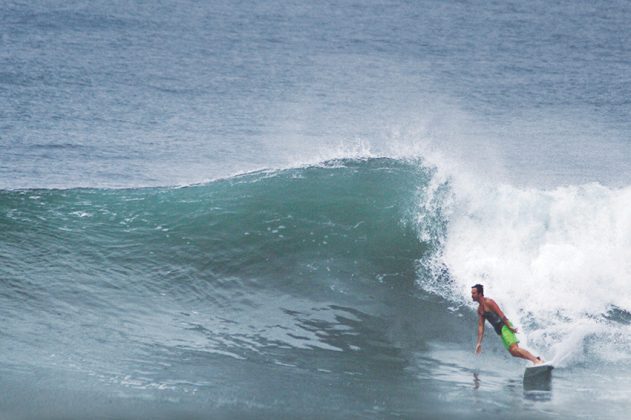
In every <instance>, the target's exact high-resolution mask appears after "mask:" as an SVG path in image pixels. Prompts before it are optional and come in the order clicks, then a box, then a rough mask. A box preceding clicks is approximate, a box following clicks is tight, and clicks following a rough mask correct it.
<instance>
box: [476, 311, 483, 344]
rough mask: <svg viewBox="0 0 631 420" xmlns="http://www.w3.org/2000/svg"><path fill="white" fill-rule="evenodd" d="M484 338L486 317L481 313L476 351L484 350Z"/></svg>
mask: <svg viewBox="0 0 631 420" xmlns="http://www.w3.org/2000/svg"><path fill="white" fill-rule="evenodd" d="M483 338H484V317H483V316H482V315H479V317H478V342H477V343H476V344H475V352H476V353H480V352H481V351H482V339H483Z"/></svg>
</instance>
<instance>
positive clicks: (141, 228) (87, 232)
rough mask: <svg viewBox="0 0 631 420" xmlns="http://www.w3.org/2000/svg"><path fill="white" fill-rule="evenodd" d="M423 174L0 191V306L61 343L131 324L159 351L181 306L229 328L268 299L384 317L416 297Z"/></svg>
mask: <svg viewBox="0 0 631 420" xmlns="http://www.w3.org/2000/svg"><path fill="white" fill-rule="evenodd" d="M430 176H431V174H430V173H429V172H428V171H427V170H425V169H423V168H422V167H421V166H419V165H417V164H415V163H407V162H401V161H395V160H390V159H371V160H361V161H356V160H355V161H337V162H329V163H327V164H325V165H322V166H318V167H307V168H298V169H290V170H284V171H277V172H270V173H266V172H259V173H253V174H248V175H244V176H239V177H234V178H230V179H225V180H219V181H215V182H211V183H209V184H205V185H195V186H190V187H186V188H145V189H129V190H102V189H75V190H25V191H5V192H1V193H0V226H1V228H2V230H3V232H4V236H3V240H2V242H1V243H0V248H1V249H0V251H1V252H0V254H1V255H3V256H4V258H3V266H2V277H3V278H4V280H5V283H4V286H3V289H4V290H3V293H2V296H3V298H2V300H3V305H4V308H5V310H6V311H8V312H9V313H10V314H9V318H13V319H19V316H21V315H20V314H23V313H24V311H25V310H28V311H31V312H32V313H34V314H38V316H43V317H47V319H49V321H50V322H51V324H50V325H48V329H49V330H50V331H59V332H62V331H63V334H66V336H68V337H69V339H71V338H72V337H73V336H74V337H75V338H77V340H80V338H79V337H81V336H82V335H84V334H85V332H84V331H83V327H82V325H83V323H84V319H85V318H86V317H88V318H93V319H94V320H95V321H94V322H97V323H99V324H103V325H109V326H110V328H112V330H113V331H117V333H121V331H120V330H119V327H118V326H119V325H120V324H121V323H122V324H125V325H127V324H128V326H129V328H131V330H133V331H135V333H134V334H136V336H137V337H141V338H142V339H141V341H143V342H145V343H147V344H150V343H157V342H164V341H165V338H164V337H163V336H161V335H160V334H158V333H157V332H156V333H155V334H153V333H151V332H150V331H152V330H153V329H156V328H158V327H157V326H156V325H155V322H156V319H160V318H161V317H164V318H166V319H169V320H173V319H179V317H180V315H178V314H179V313H181V312H183V309H182V308H188V309H187V310H190V309H191V307H196V308H201V309H200V310H212V311H215V312H216V311H222V313H224V314H225V316H227V317H229V318H234V317H238V314H239V313H248V312H251V311H252V310H254V309H256V308H259V307H261V305H263V306H265V305H266V303H264V302H268V304H269V302H270V299H275V298H276V297H279V296H286V297H287V296H290V297H291V299H294V300H295V302H294V303H287V304H286V306H285V307H286V309H287V310H288V311H289V312H288V313H294V312H295V310H296V309H297V308H300V307H303V306H307V307H309V305H310V303H305V302H330V303H331V304H335V305H346V306H347V307H351V308H355V310H360V311H361V310H364V309H366V306H365V305H373V306H374V305H377V306H381V307H387V306H390V305H392V303H393V302H394V301H396V299H395V296H398V295H399V294H413V293H414V290H415V286H414V284H415V277H416V276H417V265H418V264H417V263H418V261H419V259H422V258H423V256H424V255H425V254H427V253H428V252H430V251H431V249H432V244H431V243H426V242H422V241H420V240H419V235H418V232H417V230H418V229H417V226H416V220H417V219H416V212H417V207H418V197H419V194H421V193H422V191H423V188H424V187H425V186H426V185H427V181H428V179H429V177H430ZM392 290H396V291H397V292H396V293H395V294H394V295H392V294H391V291H392ZM292 311H294V312H292ZM366 312H370V311H368V310H367V309H366ZM16 322H17V321H16ZM249 322H251V321H244V324H246V325H248V323H249ZM73 326H74V327H73ZM244 328H245V327H244ZM8 330H9V331H11V330H12V327H11V325H9V328H8ZM69 331H74V333H71V332H69ZM140 331H142V333H140ZM33 333H36V331H33ZM13 334H15V335H16V336H20V335H21V334H22V332H21V330H20V327H19V326H18V325H17V324H15V325H13ZM73 334H74V335H73ZM156 334H158V335H160V338H158V336H157V335H156ZM173 334H174V335H175V336H178V334H179V332H178V331H174V332H173ZM209 334H210V333H209ZM231 334H232V333H231ZM211 335H212V334H211ZM229 335H230V334H229ZM224 338H225V337H224ZM206 339H208V340H210V341H213V340H215V339H216V337H215V336H212V337H210V336H206ZM102 340H103V341H106V342H107V341H109V340H107V339H104V338H103V339H102ZM178 340H179V341H178V342H179V345H192V343H193V341H194V340H193V341H190V342H189V341H187V340H188V339H186V338H182V337H180V338H178ZM217 340H218V339H217ZM217 340H216V341H217ZM166 341H169V340H168V339H167V340H166ZM217 342H219V341H217ZM60 345H61V344H60ZM218 345H219V344H218ZM62 347H63V345H62Z"/></svg>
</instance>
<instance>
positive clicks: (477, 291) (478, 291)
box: [471, 283, 484, 302]
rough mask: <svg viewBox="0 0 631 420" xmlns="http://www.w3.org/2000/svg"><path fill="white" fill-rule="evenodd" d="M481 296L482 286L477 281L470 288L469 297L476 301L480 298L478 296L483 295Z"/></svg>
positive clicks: (482, 292) (482, 293)
mask: <svg viewBox="0 0 631 420" xmlns="http://www.w3.org/2000/svg"><path fill="white" fill-rule="evenodd" d="M483 296H484V286H482V285H481V284H479V283H478V284H476V285H475V286H473V287H472V288H471V299H473V300H474V301H476V302H477V301H478V300H479V299H480V297H483Z"/></svg>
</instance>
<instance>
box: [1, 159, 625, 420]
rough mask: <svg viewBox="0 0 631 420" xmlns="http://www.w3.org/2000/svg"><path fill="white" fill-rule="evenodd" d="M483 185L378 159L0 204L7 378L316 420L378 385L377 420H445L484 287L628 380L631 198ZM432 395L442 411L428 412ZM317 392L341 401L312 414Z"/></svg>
mask: <svg viewBox="0 0 631 420" xmlns="http://www.w3.org/2000/svg"><path fill="white" fill-rule="evenodd" d="M466 181H467V182H464V180H463V179H462V178H457V177H453V176H447V177H446V176H444V175H441V174H440V173H439V171H436V170H435V169H431V168H429V165H427V164H425V166H424V165H423V164H421V162H411V161H401V160H393V159H385V158H384V159H378V158H374V159H363V160H338V161H330V162H327V163H324V164H322V165H319V166H309V167H303V168H295V169H288V170H282V171H275V172H258V173H252V174H248V175H244V176H238V177H233V178H229V179H224V180H218V181H215V182H212V183H209V184H204V185H194V186H190V187H184V188H144V189H124V190H109V189H70V190H22V191H3V192H0V227H1V229H2V232H3V239H2V241H1V242H0V258H1V267H2V268H1V271H0V274H1V278H2V288H1V290H0V308H1V309H0V311H1V312H0V313H1V314H2V318H3V320H4V321H3V323H4V325H3V335H4V336H5V337H6V339H4V340H2V342H1V343H0V352H1V353H2V355H3V357H2V364H1V366H0V367H1V369H2V371H3V372H5V375H6V377H9V378H11V377H12V376H13V377H15V378H17V377H19V374H18V373H19V372H22V373H24V372H36V373H35V374H36V375H37V377H38V383H43V385H41V386H42V387H44V388H45V389H49V387H50V388H54V387H55V386H57V387H59V386H62V387H64V389H66V390H67V389H68V388H72V389H75V392H82V391H80V390H79V388H81V389H83V388H85V387H88V388H89V389H93V390H96V391H95V392H97V393H98V392H101V393H103V394H104V395H109V394H108V393H111V390H112V389H114V390H116V392H120V393H122V394H123V395H134V396H138V395H140V396H141V397H142V398H149V399H152V398H153V399H156V400H159V401H165V400H166V401H173V402H176V403H177V404H179V405H178V407H180V408H179V409H180V410H181V407H182V404H181V403H182V402H187V404H189V405H187V406H188V407H189V409H190V410H191V412H190V413H188V414H191V415H195V414H199V413H201V412H206V411H205V410H208V409H211V412H212V410H215V411H214V412H215V413H220V414H224V415H231V413H232V414H235V412H236V413H241V414H243V410H245V412H246V413H247V412H250V413H254V412H256V413H266V414H267V415H270V416H273V415H276V414H278V413H281V414H285V415H286V414H288V413H293V414H295V415H298V414H305V413H306V415H309V413H311V414H314V415H315V414H316V413H320V414H321V411H320V410H321V405H322V404H324V401H325V400H326V399H327V398H329V397H331V395H336V398H338V399H340V404H339V405H334V406H332V408H331V410H332V411H331V413H330V414H332V415H341V416H344V415H345V414H344V413H346V414H347V415H351V414H352V413H357V412H358V410H359V411H360V412H361V411H362V410H365V407H366V404H368V401H370V400H371V399H372V398H374V391H375V389H378V390H379V391H378V392H380V393H382V395H383V398H384V399H383V401H382V402H380V403H377V404H376V405H374V406H372V407H373V409H372V411H370V410H369V412H367V413H368V414H372V415H379V413H381V414H384V413H385V414H386V415H406V414H408V415H409V414H410V413H418V412H419V410H420V411H421V412H424V413H428V407H429V405H431V403H430V402H428V401H431V400H432V399H431V398H433V397H431V395H433V394H432V393H433V392H436V393H438V394H437V395H440V392H443V391H441V388H440V386H441V385H437V384H440V383H442V382H441V381H442V380H441V381H438V382H437V381H436V377H437V376H436V375H438V376H439V377H446V378H447V379H444V378H443V379H444V380H445V381H446V382H445V383H447V384H453V383H454V381H455V383H460V381H469V380H470V379H469V378H467V379H462V378H461V377H460V376H459V375H460V374H455V375H454V374H453V372H452V371H453V369H454V368H453V365H451V364H450V365H449V368H448V371H449V372H452V373H449V374H444V372H443V373H442V374H441V373H440V372H438V373H437V372H436V369H437V366H441V365H440V364H441V363H443V359H448V360H449V361H450V362H449V363H456V364H458V365H459V366H461V367H460V368H459V371H461V372H465V373H466V375H467V376H468V375H469V373H468V370H467V368H466V367H464V366H467V365H470V364H471V363H472V361H471V360H470V359H469V357H470V356H469V354H470V350H471V347H472V343H473V342H474V340H475V322H476V321H475V317H474V311H473V310H472V309H473V306H472V304H471V303H470V302H469V300H470V298H469V290H470V287H471V285H472V284H474V283H477V282H482V283H484V284H485V286H486V290H487V295H489V296H492V297H493V298H495V299H496V300H497V301H498V302H499V303H500V305H501V306H502V307H503V308H504V309H505V312H506V313H507V315H508V316H509V318H511V319H512V320H513V321H514V322H515V323H516V324H517V325H518V326H520V327H521V328H522V330H523V333H522V335H521V338H522V343H523V344H524V345H526V346H527V347H529V348H531V349H533V350H535V351H540V352H543V354H544V355H545V356H546V358H548V359H551V358H552V359H554V360H555V361H556V362H557V364H558V365H559V366H568V365H569V364H570V362H573V363H575V364H576V363H578V364H579V365H580V364H581V363H583V364H594V363H598V364H600V365H602V366H607V364H608V363H611V362H612V361H615V362H616V363H617V364H618V365H619V364H620V363H627V364H628V360H627V359H626V358H625V356H624V354H625V353H626V352H628V350H629V349H631V343H630V341H629V340H628V338H626V337H628V330H629V324H630V323H631V315H630V314H631V301H630V300H629V297H628V296H629V295H628V293H626V292H625V289H626V284H627V283H628V278H629V275H630V274H631V266H630V265H629V263H628V261H629V257H630V251H631V242H629V239H628V233H629V232H630V231H631V218H630V217H629V216H628V213H627V212H626V211H625V209H626V208H627V207H628V204H629V203H630V202H631V190H629V189H628V188H626V189H625V188H622V189H609V188H606V187H603V186H600V185H597V184H590V185H583V186H571V187H563V188H557V189H555V190H549V191H544V190H533V189H517V188H515V187H509V186H502V185H487V184H483V183H478V182H475V181H474V180H472V179H468V180H466ZM488 336H489V337H487V339H486V344H485V346H486V347H488V348H489V349H490V350H489V351H490V354H492V355H493V356H492V357H493V360H495V361H494V363H505V362H502V361H501V360H503V359H501V357H502V356H505V354H504V352H503V351H502V350H501V349H499V347H494V345H495V344H497V343H494V341H493V340H494V339H495V338H494V337H492V334H488ZM18 345H19V348H20V351H19V352H17V351H15V349H16V347H17V346H18ZM443 346H446V348H448V349H449V350H445V352H443V353H441V350H436V349H437V348H438V349H441V348H443ZM437 351H438V353H436V352H437ZM323 375H324V376H323ZM327 375H328V376H327ZM441 375H443V376H441ZM42 378H45V379H42ZM46 378H48V379H46ZM60 378H61V379H60ZM423 380H427V381H428V382H423V384H424V385H423V386H424V387H425V389H426V391H427V395H429V397H427V398H428V399H423V398H420V399H419V398H416V397H413V396H410V395H411V394H410V393H412V394H413V393H414V392H415V391H414V389H416V388H417V387H418V386H419V381H423ZM296 381H298V382H297V383H298V384H297V385H296ZM300 381H305V382H304V383H303V382H300ZM314 381H315V382H314ZM312 382H313V385H308V384H309V383H312ZM6 383H11V382H10V381H9V382H6V381H5V384H6ZM60 383H61V384H62V385H59V384H60ZM78 384H79V385H78ZM331 384H333V385H332V386H333V388H331V389H330V387H331ZM344 384H346V385H344ZM348 384H351V385H352V386H351V385H348ZM347 385H348V386H347ZM309 386H314V387H315V388H316V389H319V390H320V391H321V392H322V393H323V394H322V395H323V396H322V397H318V398H314V399H313V401H311V402H308V403H307V402H305V401H304V399H303V398H302V397H300V395H302V392H304V389H302V388H301V387H309ZM449 386H451V385H449ZM296 387H297V388H296ZM375 387H376V388H375ZM27 389H31V388H28V387H27ZM305 389H306V388H305ZM244 390H245V391H247V393H246V394H247V397H246V396H244V395H245V394H244ZM325 390H330V391H325ZM29 392H30V391H29ZM291 392H297V393H298V394H297V395H296V397H295V398H292V397H283V399H282V401H283V406H282V408H279V406H276V405H274V403H271V402H270V401H277V400H278V399H279V395H286V394H287V393H291ZM165 393H166V394H165ZM331 393H333V394H331ZM80 395H81V394H80ZM165 395H168V396H169V397H168V398H166V399H165V398H164V396H165ZM199 395H204V396H205V397H204V398H199ZM402 395H403V396H402ZM405 395H408V396H410V398H407V397H405ZM16 398H17V399H16V401H15V404H16V406H17V405H19V397H16ZM23 398H24V399H25V400H26V401H27V400H28V399H27V397H26V396H24V397H23ZM321 398H322V399H321ZM436 398H438V397H436ZM47 404H48V405H50V404H51V401H47ZM102 404H103V405H104V407H106V406H107V404H106V403H105V402H103V403H102ZM53 405H54V404H53ZM340 407H343V408H340ZM110 408H111V407H110ZM171 408H173V407H171ZM444 409H445V410H447V409H448V407H445V408H444ZM42 410H43V408H42ZM59 410H60V411H59V412H60V413H65V414H68V412H67V411H63V409H62V408H59ZM86 410H87V408H86ZM222 410H223V411H222ZM226 410H227V411H226ZM231 410H233V411H231ZM234 410H236V411H234ZM266 410H267V411H266ZM275 410H278V411H275ZM340 410H341V411H340ZM437 410H438V409H437ZM325 411H326V410H325ZM161 412H162V413H169V414H173V412H170V411H168V410H167V411H161ZM114 413H115V414H116V412H114ZM226 413H227V414H226ZM454 413H455V412H453V411H448V412H447V414H448V415H452V414H454ZM31 414H33V415H34V416H36V417H37V415H38V413H31ZM72 414H76V415H78V416H80V415H83V414H84V412H82V411H80V410H79V411H77V412H76V413H71V415H72ZM118 414H120V413H118ZM136 414H141V415H145V414H146V415H154V414H155V413H152V412H136ZM175 414H182V413H181V412H178V413H175ZM185 414H186V413H185ZM434 414H437V415H438V414H441V412H440V411H439V412H435V413H434ZM443 414H444V413H443ZM163 415H164V414H163Z"/></svg>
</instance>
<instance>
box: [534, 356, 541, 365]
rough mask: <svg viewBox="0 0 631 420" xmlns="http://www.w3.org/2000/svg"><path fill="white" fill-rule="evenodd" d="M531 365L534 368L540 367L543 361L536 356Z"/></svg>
mask: <svg viewBox="0 0 631 420" xmlns="http://www.w3.org/2000/svg"><path fill="white" fill-rule="evenodd" d="M532 363H534V364H535V366H537V365H542V364H543V360H541V357H539V356H537V360H535V361H533V362H532Z"/></svg>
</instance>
